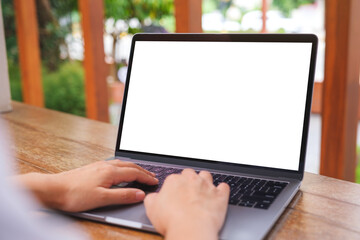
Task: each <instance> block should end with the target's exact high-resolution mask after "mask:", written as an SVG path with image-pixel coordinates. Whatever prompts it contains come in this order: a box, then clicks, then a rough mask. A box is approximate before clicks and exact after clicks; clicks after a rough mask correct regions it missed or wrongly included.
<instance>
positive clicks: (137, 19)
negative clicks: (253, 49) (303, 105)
mask: <svg viewBox="0 0 360 240" xmlns="http://www.w3.org/2000/svg"><path fill="white" fill-rule="evenodd" d="M32 1H33V2H34V3H35V7H36V21H37V30H38V36H39V49H40V56H41V60H40V65H41V76H40V79H41V82H42V87H43V96H44V104H43V105H44V106H45V107H46V108H49V109H54V110H58V111H63V112H66V113H70V114H75V115H79V116H84V117H85V116H87V117H89V118H93V119H97V120H103V121H109V122H110V123H112V124H114V125H117V124H118V122H119V115H120V111H121V106H122V97H123V91H124V83H125V81H126V73H127V65H128V60H129V52H130V46H131V39H132V36H133V35H134V34H135V33H140V32H147V33H173V32H204V33H314V34H316V35H317V36H318V38H319V49H318V60H317V69H316V76H315V80H316V83H315V89H314V103H313V108H312V116H311V125H310V136H309V144H308V153H307V163H306V170H307V171H310V172H314V173H319V172H320V150H321V127H322V126H321V124H322V122H321V104H322V103H321V99H322V95H321V94H322V82H323V80H324V63H325V26H324V25H325V0H252V1H248V0H202V1H201V0H199V1H179V0H131V1H125V0H103V1H99V2H102V5H101V7H100V8H99V9H97V10H96V13H95V12H92V11H95V10H94V9H91V8H88V5H89V3H85V2H89V1H86V0H79V1H78V0H61V1H57V0H32ZM25 2H27V1H25V0H24V1H21V0H1V4H2V11H3V17H4V27H5V36H6V48H7V59H8V66H9V76H10V86H11V94H12V99H13V100H16V101H23V100H24V99H23V96H24V95H23V91H24V89H22V75H21V66H20V59H19V47H18V44H19V39H17V36H19V34H18V32H17V31H19V29H17V27H18V26H19V19H16V15H17V14H20V12H21V11H20V10H19V8H21V7H19V4H24V3H25ZM30 2H31V1H30ZM81 4H82V5H81ZM186 9H191V11H190V12H189V11H188V10H186ZM97 13H98V14H97ZM92 14H95V15H96V14H97V15H98V17H100V18H101V19H102V22H101V24H102V26H101V28H98V33H100V36H101V39H102V43H101V44H100V45H97V46H98V47H100V48H101V49H100V50H101V51H103V55H101V54H100V55H96V54H94V55H93V56H92V57H93V58H99V56H100V58H103V60H102V59H100V61H101V62H104V67H102V68H101V69H103V70H102V71H104V74H103V75H101V76H103V77H101V79H98V80H97V81H102V82H105V84H106V85H105V86H106V89H105V90H106V92H107V93H106V94H104V95H102V96H103V97H104V96H105V97H106V101H105V106H103V111H102V114H103V115H106V116H99V115H96V114H95V115H92V114H91V106H90V107H89V105H90V103H88V102H87V99H89V98H91V96H90V95H89V96H86V93H88V92H87V90H86V79H87V77H86V76H90V75H86V74H87V73H86V72H87V71H91V69H89V68H87V67H86V64H85V65H84V63H83V62H84V58H85V57H86V54H85V50H86V41H87V40H86V38H87V37H86V36H90V35H91V34H92V33H93V34H95V33H94V31H95V30H96V27H95V25H94V28H92V27H91V28H90V29H86V26H88V27H89V26H91V21H92V20H91V18H92V17H93V15H92ZM86 16H91V18H89V17H88V18H87V19H88V20H89V21H90V25H86V23H84V22H85V20H82V19H86ZM87 32H88V33H89V32H90V33H89V34H90V35H86V33H87ZM88 38H90V37H88ZM89 42H90V40H89ZM97 43H98V42H97ZM88 46H89V45H88ZM95 48H96V46H95ZM93 49H94V47H93ZM95 52H96V51H95ZM90 54H91V53H90ZM89 59H90V58H89ZM87 69H88V70H87ZM97 69H98V68H97ZM88 74H90V73H88ZM240 74H241V73H240ZM105 90H104V91H105ZM39 94H41V93H39ZM25 102H26V101H25ZM98 107H99V106H98ZM264 121H266V118H264ZM357 142H358V145H359V143H360V138H359V137H358V140H357ZM264 144H266V143H264ZM358 149H359V148H358ZM357 181H359V182H360V167H358V169H357Z"/></svg>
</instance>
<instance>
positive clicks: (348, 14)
mask: <svg viewBox="0 0 360 240" xmlns="http://www.w3.org/2000/svg"><path fill="white" fill-rule="evenodd" d="M325 20H326V21H325V22H326V26H325V27H326V50H325V80H324V89H323V106H322V111H323V114H322V140H321V164H320V174H323V175H326V176H330V177H335V178H339V179H344V180H349V181H354V179H355V166H356V134H357V114H358V113H357V110H358V98H359V66H360V24H359V22H360V1H358V0H348V1H342V0H327V1H326V2H325Z"/></svg>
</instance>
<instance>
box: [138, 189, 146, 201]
mask: <svg viewBox="0 0 360 240" xmlns="http://www.w3.org/2000/svg"><path fill="white" fill-rule="evenodd" d="M144 198H145V193H144V192H143V191H137V192H136V200H137V201H141V200H144Z"/></svg>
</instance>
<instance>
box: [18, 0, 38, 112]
mask: <svg viewBox="0 0 360 240" xmlns="http://www.w3.org/2000/svg"><path fill="white" fill-rule="evenodd" d="M14 8H15V20H16V32H17V42H18V48H19V59H20V67H21V81H22V94H23V98H24V102H25V103H28V104H31V105H35V106H39V107H43V106H44V95H43V88H42V78H41V61H40V47H39V30H38V22H37V16H36V6H35V0H26V1H22V0H14Z"/></svg>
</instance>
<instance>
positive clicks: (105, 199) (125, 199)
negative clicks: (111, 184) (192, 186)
mask: <svg viewBox="0 0 360 240" xmlns="http://www.w3.org/2000/svg"><path fill="white" fill-rule="evenodd" d="M102 194H103V196H102V198H101V201H102V202H101V203H100V204H101V205H100V206H106V205H114V204H129V203H137V202H141V201H143V200H144V198H145V193H144V192H143V191H142V190H139V189H136V188H121V189H119V188H117V189H104V191H103V192H102Z"/></svg>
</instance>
